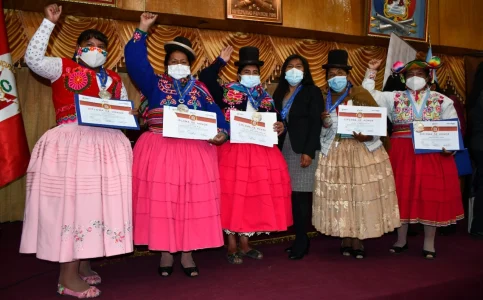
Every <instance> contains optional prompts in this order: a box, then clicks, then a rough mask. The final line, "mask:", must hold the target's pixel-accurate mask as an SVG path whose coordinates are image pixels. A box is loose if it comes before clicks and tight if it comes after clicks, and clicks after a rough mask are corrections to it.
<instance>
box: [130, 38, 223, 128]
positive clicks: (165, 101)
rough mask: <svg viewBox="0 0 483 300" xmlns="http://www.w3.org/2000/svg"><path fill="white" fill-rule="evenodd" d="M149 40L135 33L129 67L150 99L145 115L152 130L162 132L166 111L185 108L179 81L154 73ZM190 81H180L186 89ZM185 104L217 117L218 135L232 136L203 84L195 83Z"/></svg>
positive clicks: (145, 108) (139, 86) (131, 45)
mask: <svg viewBox="0 0 483 300" xmlns="http://www.w3.org/2000/svg"><path fill="white" fill-rule="evenodd" d="M146 39H147V33H145V32H143V31H141V30H139V29H137V30H136V31H135V32H134V35H133V38H132V39H131V40H130V41H129V43H128V44H127V45H126V48H125V58H126V67H127V70H128V73H129V75H130V77H131V78H132V79H133V81H134V82H135V83H136V85H137V87H138V88H139V89H140V90H141V93H142V95H143V96H145V98H147V100H146V101H147V103H143V105H142V106H143V107H144V112H142V113H143V115H144V116H146V117H147V120H148V125H149V127H150V130H152V131H156V132H162V120H163V118H162V116H163V113H162V111H163V107H164V106H165V105H169V106H177V105H178V104H181V103H180V101H179V97H180V91H178V90H177V89H176V86H175V80H176V79H174V78H173V77H171V76H169V75H167V74H161V75H157V74H155V73H154V69H153V67H152V66H151V64H150V63H149V60H148V50H147V47H146ZM190 79H192V78H190ZM193 80H194V79H193ZM188 81H189V79H188V78H186V79H182V80H179V81H178V83H179V85H180V86H181V87H182V88H183V89H184V88H185V87H186V84H187V83H188ZM181 93H182V92H181ZM146 104H147V105H146ZM184 104H185V105H186V106H188V108H189V109H197V110H203V111H209V112H214V113H216V116H217V125H218V131H219V132H220V131H222V132H225V133H226V134H228V124H227V123H226V121H225V118H224V116H223V114H222V112H221V110H220V108H219V107H218V106H217V105H216V104H215V102H214V101H213V97H212V96H211V95H210V93H209V92H208V89H207V88H206V86H205V85H204V84H203V83H202V82H200V81H198V80H194V84H193V86H192V87H191V90H190V91H188V92H187V95H186V97H185V101H184ZM146 111H147V113H146Z"/></svg>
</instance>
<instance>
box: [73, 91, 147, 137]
mask: <svg viewBox="0 0 483 300" xmlns="http://www.w3.org/2000/svg"><path fill="white" fill-rule="evenodd" d="M74 100H75V107H76V112H77V122H78V123H79V125H83V126H94V127H106V128H118V129H131V130H139V122H138V119H137V117H136V116H134V115H132V114H131V111H132V110H133V109H134V104H133V102H132V101H130V100H105V99H100V98H95V97H89V96H84V95H75V99H74Z"/></svg>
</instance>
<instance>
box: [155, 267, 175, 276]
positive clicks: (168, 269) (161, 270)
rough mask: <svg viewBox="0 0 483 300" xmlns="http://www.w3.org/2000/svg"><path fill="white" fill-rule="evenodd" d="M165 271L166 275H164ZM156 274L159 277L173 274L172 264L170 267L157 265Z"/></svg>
mask: <svg viewBox="0 0 483 300" xmlns="http://www.w3.org/2000/svg"><path fill="white" fill-rule="evenodd" d="M165 273H166V275H165ZM158 274H159V276H161V277H168V276H169V275H171V274H173V266H170V267H158Z"/></svg>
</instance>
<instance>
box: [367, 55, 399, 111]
mask: <svg viewBox="0 0 483 300" xmlns="http://www.w3.org/2000/svg"><path fill="white" fill-rule="evenodd" d="M380 64H381V61H380V60H371V61H370V62H369V68H368V69H367V71H366V76H365V77H364V80H363V81H362V87H363V88H365V89H366V90H367V91H369V93H371V95H372V97H373V98H374V100H376V102H377V104H378V105H379V106H381V107H385V108H387V115H388V117H389V118H391V115H392V114H391V112H392V110H393V109H394V92H381V91H378V90H376V82H375V79H376V75H377V69H378V68H379V66H380Z"/></svg>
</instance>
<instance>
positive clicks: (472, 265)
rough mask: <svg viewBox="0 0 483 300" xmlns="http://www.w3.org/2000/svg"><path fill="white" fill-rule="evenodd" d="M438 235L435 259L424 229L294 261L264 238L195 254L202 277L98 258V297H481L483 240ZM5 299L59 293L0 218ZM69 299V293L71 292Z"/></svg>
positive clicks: (334, 243)
mask: <svg viewBox="0 0 483 300" xmlns="http://www.w3.org/2000/svg"><path fill="white" fill-rule="evenodd" d="M463 227H464V224H461V226H460V229H461V230H459V233H456V234H453V235H451V236H437V240H436V243H437V244H436V246H437V250H438V258H437V259H436V260H435V261H426V260H424V259H423V258H422V256H421V247H422V238H423V237H422V236H421V235H420V236H417V237H410V238H409V247H410V249H409V251H408V252H406V253H405V254H402V255H400V256H394V255H391V254H390V253H389V252H388V248H389V246H390V245H391V244H392V242H393V241H394V239H395V235H393V234H389V235H386V236H384V237H383V238H380V239H375V240H370V241H367V242H366V243H365V247H366V250H367V253H368V256H367V258H366V259H365V260H363V261H356V260H355V259H353V258H347V257H342V256H341V255H339V240H337V239H333V238H329V237H323V236H319V237H316V238H314V239H312V247H311V249H310V253H309V255H308V256H307V257H306V258H305V259H303V260H301V261H289V260H288V259H287V258H286V254H285V253H284V252H283V249H284V248H285V247H286V246H287V244H286V243H285V244H275V245H260V246H258V249H260V250H262V251H263V252H264V254H265V258H264V259H263V260H262V261H254V260H248V259H246V260H245V263H244V264H243V265H240V266H233V265H229V264H228V263H227V262H226V261H225V258H224V253H225V252H224V249H214V250H207V251H201V252H199V253H196V254H195V260H196V262H197V264H198V266H199V268H200V277H198V278H188V277H186V276H185V275H184V274H183V273H182V271H181V269H180V265H179V257H177V264H176V265H175V267H176V268H175V272H174V273H173V275H172V276H171V277H170V278H160V277H159V276H158V275H157V270H156V268H157V264H158V262H159V256H158V255H157V254H155V255H143V256H137V257H132V256H130V257H122V258H115V259H102V260H98V261H97V262H96V263H95V265H96V268H95V270H96V271H98V272H99V273H100V275H101V276H102V278H103V284H102V285H101V286H100V288H101V290H102V291H103V294H102V296H101V298H100V299H106V300H107V299H120V300H125V299H145V300H149V299H166V300H183V299H190V300H192V299H206V300H208V299H209V300H222V299H230V300H231V299H233V300H235V299H246V300H248V299H253V300H254V299H266V300H269V299H277V300H280V299H304V300H305V299H309V300H310V299H347V300H353V299H355V300H357V299H390V300H395V299H411V300H415V299H483V241H481V240H474V239H472V238H471V237H469V236H468V235H467V234H465V233H464V228H463ZM0 228H1V231H0V255H1V259H2V261H1V272H0V299H9V300H10V299H59V297H58V296H57V295H56V294H55V288H56V279H57V269H58V266H57V264H53V263H48V262H44V261H40V260H37V259H35V257H33V256H30V255H20V254H18V245H19V240H20V231H21V224H20V223H6V224H0ZM67 299H69V298H67Z"/></svg>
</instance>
